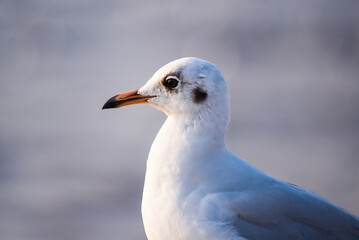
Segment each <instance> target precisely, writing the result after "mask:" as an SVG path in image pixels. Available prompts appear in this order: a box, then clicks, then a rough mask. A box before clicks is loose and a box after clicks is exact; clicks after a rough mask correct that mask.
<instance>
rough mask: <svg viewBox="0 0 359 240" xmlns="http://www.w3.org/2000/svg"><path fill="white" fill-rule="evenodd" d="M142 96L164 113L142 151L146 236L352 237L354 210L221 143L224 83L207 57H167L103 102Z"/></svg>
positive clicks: (210, 239) (356, 222) (357, 227)
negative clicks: (139, 82)
mask: <svg viewBox="0 0 359 240" xmlns="http://www.w3.org/2000/svg"><path fill="white" fill-rule="evenodd" d="M141 103H147V104H150V105H151V106H153V107H155V108H157V109H159V110H161V111H163V112H164V113H165V114H166V115H167V119H166V121H165V123H164V124H163V126H162V128H161V129H160V131H159V132H158V134H157V136H156V138H155V140H154V142H153V144H152V147H151V150H150V152H149V155H148V159H147V167H146V168H147V169H146V177H145V184H144V190H143V197H142V217H143V223H144V227H145V232H146V236H147V238H148V239H149V240H187V239H188V240H189V239H191V240H194V239H196V240H202V239H203V240H204V239H206V240H301V239H303V240H304V239H306V240H308V239H309V240H324V239H326V240H334V239H335V240H344V239H345V240H354V239H357V240H358V239H359V218H358V217H356V216H354V215H353V214H351V213H349V212H347V211H346V210H344V209H342V208H340V207H338V206H336V205H335V204H333V203H331V202H329V201H328V200H326V199H324V198H323V197H320V196H318V195H316V194H315V193H313V192H310V191H308V190H306V189H303V188H301V187H298V186H296V185H293V184H291V183H288V182H285V181H283V180H280V179H277V178H274V177H271V176H269V175H267V174H266V173H264V172H263V171H261V170H259V169H258V168H256V167H254V166H253V165H252V164H250V163H249V162H247V161H245V160H243V159H241V158H240V157H238V156H236V155H235V154H234V153H233V152H231V151H230V150H229V149H228V148H227V146H226V142H225V137H226V132H227V126H228V123H229V118H230V104H229V90H228V86H227V84H226V82H225V80H224V78H223V76H222V74H221V72H220V70H219V69H218V68H217V67H216V66H215V65H213V64H212V63H210V62H208V61H205V60H202V59H199V58H194V57H189V58H181V59H178V60H175V61H173V62H170V63H168V64H167V65H165V66H163V67H162V68H160V69H159V70H158V71H157V72H156V73H155V74H154V75H153V76H152V77H151V78H150V80H149V81H148V82H147V83H146V84H145V85H144V86H143V87H141V88H140V89H137V90H134V91H131V92H127V93H123V94H119V95H116V96H114V97H112V98H111V99H109V100H108V101H107V102H106V103H105V105H104V106H103V109H107V108H119V107H123V106H126V105H132V104H141Z"/></svg>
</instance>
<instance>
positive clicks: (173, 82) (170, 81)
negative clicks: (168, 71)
mask: <svg viewBox="0 0 359 240" xmlns="http://www.w3.org/2000/svg"><path fill="white" fill-rule="evenodd" d="M163 85H164V86H165V87H167V88H169V89H174V88H175V87H177V85H178V79H177V78H176V77H168V78H167V79H166V80H165V81H164V82H163Z"/></svg>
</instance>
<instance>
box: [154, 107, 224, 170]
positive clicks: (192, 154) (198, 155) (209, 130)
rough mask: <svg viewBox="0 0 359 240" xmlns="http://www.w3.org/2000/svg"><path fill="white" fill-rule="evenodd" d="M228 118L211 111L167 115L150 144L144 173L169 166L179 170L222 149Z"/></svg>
mask: <svg viewBox="0 0 359 240" xmlns="http://www.w3.org/2000/svg"><path fill="white" fill-rule="evenodd" d="M227 125H228V119H227V118H226V117H224V116H215V115H212V113H211V112H204V113H203V112H202V113H199V114H196V115H176V116H168V118H167V120H166V122H165V123H164V125H163V126H162V128H161V130H160V131H159V133H158V134H157V136H156V139H155V141H154V142H153V144H152V147H151V151H150V154H149V158H148V162H147V171H150V170H151V169H152V170H155V169H157V170H159V169H163V167H169V168H173V169H176V171H182V170H184V169H183V168H186V167H187V168H188V166H191V165H192V164H193V163H192V164H187V161H189V160H191V161H194V159H195V160H196V161H203V160H205V159H208V158H209V156H211V155H213V154H214V153H215V152H217V151H219V150H222V149H224V148H225V135H226V130H227Z"/></svg>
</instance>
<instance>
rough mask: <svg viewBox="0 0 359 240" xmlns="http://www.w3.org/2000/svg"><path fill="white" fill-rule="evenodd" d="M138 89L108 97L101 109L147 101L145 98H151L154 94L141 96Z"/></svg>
mask: <svg viewBox="0 0 359 240" xmlns="http://www.w3.org/2000/svg"><path fill="white" fill-rule="evenodd" d="M137 92H138V89H137V90H133V91H131V92H126V93H121V94H118V95H116V96H114V97H112V98H110V99H109V100H108V101H107V102H106V103H105V105H103V107H102V109H107V108H119V107H124V106H127V105H133V104H140V103H147V100H148V99H150V98H153V97H154V96H143V95H141V94H138V93H137Z"/></svg>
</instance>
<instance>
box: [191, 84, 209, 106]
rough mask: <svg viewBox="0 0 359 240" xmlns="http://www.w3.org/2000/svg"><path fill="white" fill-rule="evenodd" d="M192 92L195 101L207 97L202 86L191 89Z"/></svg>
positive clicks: (197, 101) (201, 100)
mask: <svg viewBox="0 0 359 240" xmlns="http://www.w3.org/2000/svg"><path fill="white" fill-rule="evenodd" d="M192 93H193V101H194V102H195V103H202V102H204V101H205V100H206V99H207V95H208V94H207V93H206V91H204V90H203V89H202V88H199V87H197V88H195V89H194V90H193V92H192Z"/></svg>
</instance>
